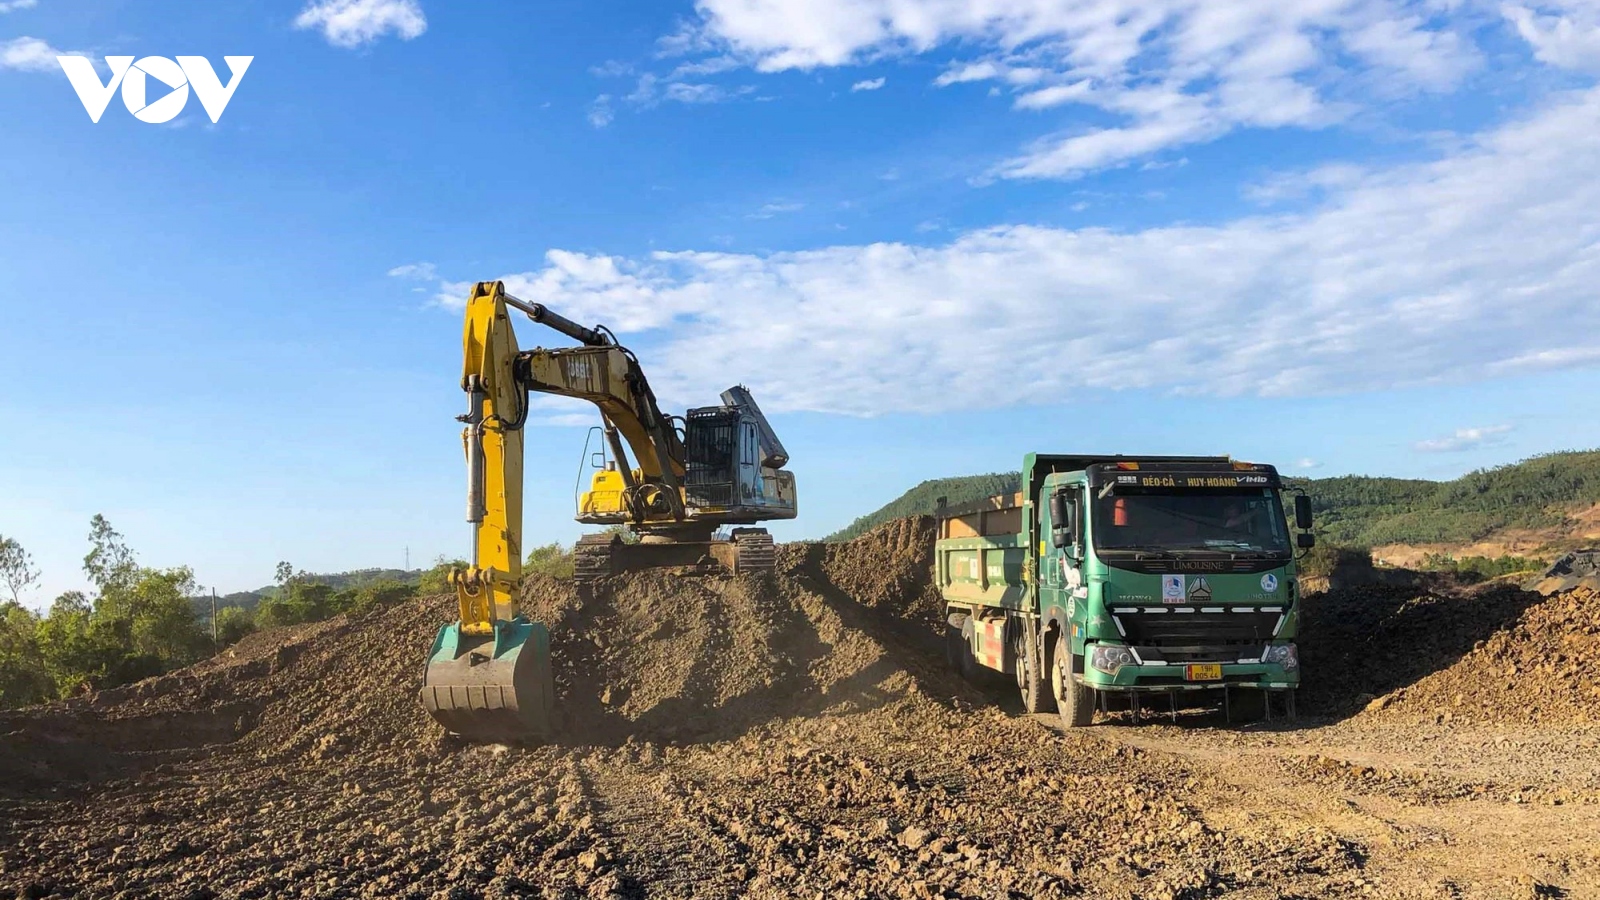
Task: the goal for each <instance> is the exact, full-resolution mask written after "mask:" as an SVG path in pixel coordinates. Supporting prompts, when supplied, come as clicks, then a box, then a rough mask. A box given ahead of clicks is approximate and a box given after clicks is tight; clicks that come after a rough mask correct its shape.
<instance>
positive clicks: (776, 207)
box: [745, 203, 806, 219]
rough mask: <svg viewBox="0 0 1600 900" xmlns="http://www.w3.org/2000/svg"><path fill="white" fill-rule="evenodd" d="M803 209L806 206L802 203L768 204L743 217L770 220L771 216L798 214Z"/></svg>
mask: <svg viewBox="0 0 1600 900" xmlns="http://www.w3.org/2000/svg"><path fill="white" fill-rule="evenodd" d="M805 208H806V205H805V204H804V203H768V204H765V205H763V206H762V207H761V208H760V209H758V210H756V211H755V212H753V213H751V214H750V215H748V216H745V218H747V219H770V218H772V217H773V216H778V215H782V214H784V213H792V212H799V211H800V210H802V209H805Z"/></svg>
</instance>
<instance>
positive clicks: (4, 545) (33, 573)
mask: <svg viewBox="0 0 1600 900" xmlns="http://www.w3.org/2000/svg"><path fill="white" fill-rule="evenodd" d="M38 582H39V570H38V569H36V568H34V565H33V557H31V556H29V555H28V551H26V550H24V549H22V545H21V544H19V543H17V542H16V540H15V539H13V538H8V537H6V536H5V535H3V534H0V586H3V587H4V588H5V589H6V590H7V591H10V592H11V602H13V603H21V602H22V592H23V591H25V590H27V589H28V588H29V587H32V586H33V585H35V584H37V583H38Z"/></svg>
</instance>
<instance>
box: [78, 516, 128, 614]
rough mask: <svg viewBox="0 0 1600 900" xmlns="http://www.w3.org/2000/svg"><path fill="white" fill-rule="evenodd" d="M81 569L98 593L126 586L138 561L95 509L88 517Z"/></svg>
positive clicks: (119, 535)
mask: <svg viewBox="0 0 1600 900" xmlns="http://www.w3.org/2000/svg"><path fill="white" fill-rule="evenodd" d="M83 571H84V572H85V573H86V574H87V575H88V576H89V580H90V581H92V582H94V586H95V587H97V588H99V589H100V593H101V594H104V593H106V592H107V591H108V590H117V589H126V588H130V587H132V585H133V582H134V581H136V580H137V579H138V572H139V565H138V563H137V562H135V560H134V556H133V551H132V550H130V549H128V545H127V544H126V543H123V540H122V535H121V534H119V533H118V532H117V530H116V529H114V528H112V527H111V523H110V522H109V521H107V520H106V517H105V516H103V515H100V514H99V513H96V514H95V517H94V518H93V519H90V520H89V553H88V555H86V556H84V558H83Z"/></svg>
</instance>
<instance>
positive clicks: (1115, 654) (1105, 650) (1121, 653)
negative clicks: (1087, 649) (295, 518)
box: [1089, 644, 1133, 675]
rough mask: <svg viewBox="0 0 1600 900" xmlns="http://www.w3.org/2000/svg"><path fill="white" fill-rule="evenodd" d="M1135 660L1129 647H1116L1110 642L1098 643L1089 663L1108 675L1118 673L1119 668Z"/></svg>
mask: <svg viewBox="0 0 1600 900" xmlns="http://www.w3.org/2000/svg"><path fill="white" fill-rule="evenodd" d="M1131 662H1133V654H1132V653H1129V652H1128V648H1127V647H1116V646H1112V645H1110V644H1096V645H1095V646H1094V653H1092V654H1090V656H1089V665H1090V667H1091V668H1094V669H1096V670H1098V671H1101V672H1104V673H1106V674H1107V675H1115V674H1117V670H1118V669H1120V668H1122V667H1123V666H1125V665H1128V664H1129V663H1131Z"/></svg>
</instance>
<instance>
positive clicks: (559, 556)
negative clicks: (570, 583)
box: [522, 544, 573, 578]
mask: <svg viewBox="0 0 1600 900" xmlns="http://www.w3.org/2000/svg"><path fill="white" fill-rule="evenodd" d="M522 571H523V572H524V573H525V574H528V575H548V576H550V577H552V578H571V577H572V572H573V561H572V551H570V550H568V549H567V548H565V547H563V546H561V545H560V544H545V545H544V546H542V547H535V548H533V552H531V553H529V554H528V560H527V562H524V563H523V564H522Z"/></svg>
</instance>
